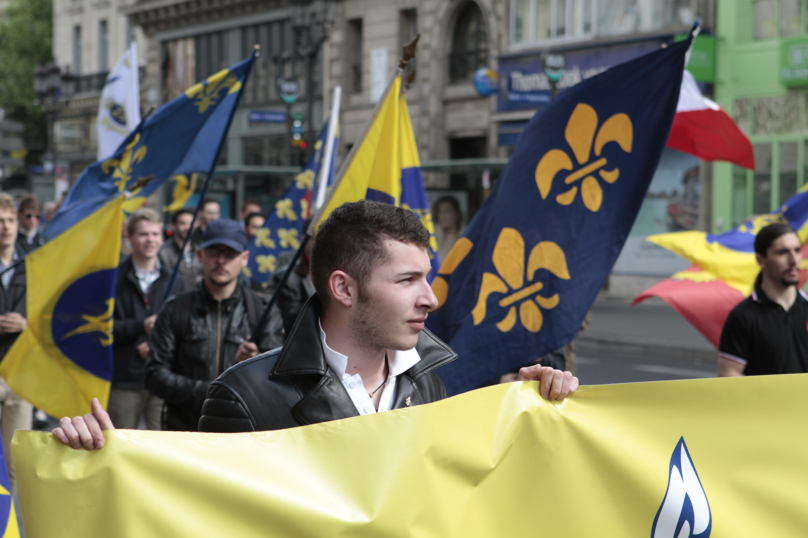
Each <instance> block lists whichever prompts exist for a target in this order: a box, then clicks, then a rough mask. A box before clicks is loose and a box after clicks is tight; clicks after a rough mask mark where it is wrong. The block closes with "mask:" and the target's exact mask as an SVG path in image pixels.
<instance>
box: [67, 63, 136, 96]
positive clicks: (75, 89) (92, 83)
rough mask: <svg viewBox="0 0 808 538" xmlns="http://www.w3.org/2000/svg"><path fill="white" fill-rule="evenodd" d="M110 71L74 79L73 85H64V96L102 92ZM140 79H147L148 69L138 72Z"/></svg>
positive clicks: (79, 76)
mask: <svg viewBox="0 0 808 538" xmlns="http://www.w3.org/2000/svg"><path fill="white" fill-rule="evenodd" d="M107 75H109V71H104V72H101V73H92V74H89V75H78V76H75V77H74V78H73V84H69V83H63V84H62V96H70V95H74V94H79V93H94V92H99V93H100V92H101V90H103V89H104V84H106V82H107ZM138 77H139V78H140V80H141V81H143V79H144V78H145V77H146V67H145V66H141V67H140V69H139V70H138Z"/></svg>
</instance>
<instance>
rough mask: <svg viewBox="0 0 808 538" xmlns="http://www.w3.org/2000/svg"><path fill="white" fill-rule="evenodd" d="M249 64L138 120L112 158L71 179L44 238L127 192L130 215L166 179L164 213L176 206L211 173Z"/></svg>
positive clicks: (223, 73) (248, 61)
mask: <svg viewBox="0 0 808 538" xmlns="http://www.w3.org/2000/svg"><path fill="white" fill-rule="evenodd" d="M254 61H255V57H254V56H252V57H250V58H248V59H246V60H244V61H243V62H241V63H239V64H236V65H234V66H233V67H231V68H229V69H224V70H222V71H220V72H218V73H216V74H215V75H212V76H211V77H209V78H208V79H207V80H205V81H202V82H200V83H199V84H196V85H194V86H192V87H191V88H188V90H186V91H185V93H183V94H182V95H180V96H179V97H177V98H175V99H174V100H172V101H171V102H169V103H168V104H167V105H165V106H163V107H161V108H160V109H159V110H158V111H157V112H155V113H154V114H153V115H151V116H150V117H149V118H147V119H146V121H144V122H141V124H140V125H138V127H137V128H136V129H135V130H134V131H132V132H131V133H130V134H129V136H128V137H127V138H126V140H124V141H123V143H122V144H121V145H120V147H119V148H118V149H117V151H116V152H115V154H114V155H113V156H112V157H110V158H109V159H105V160H103V161H99V162H97V163H95V164H93V165H91V166H89V167H88V168H87V169H86V170H85V171H84V172H83V173H82V175H81V176H80V177H79V178H78V179H77V180H76V183H75V184H74V185H73V187H72V188H71V189H70V191H69V192H68V193H67V198H65V201H64V203H62V205H61V207H60V208H59V212H58V213H57V214H56V216H55V217H54V219H53V221H52V222H51V223H50V224H49V225H48V227H47V228H46V229H45V235H46V237H48V238H49V239H51V238H53V237H56V236H57V235H59V234H60V233H62V232H63V231H65V230H66V229H67V228H69V227H70V226H72V225H74V224H75V223H76V222H78V221H79V220H81V219H82V218H84V217H86V216H87V215H89V214H90V213H92V212H93V211H95V210H96V209H98V208H99V207H101V206H102V205H104V204H105V203H106V202H107V201H109V200H110V199H111V198H113V197H115V196H118V195H120V194H122V193H124V192H129V193H131V196H130V197H129V199H128V200H127V202H126V205H125V206H124V210H125V211H127V212H131V211H134V210H135V209H137V208H138V207H140V206H141V205H143V203H144V202H145V201H146V198H148V197H149V195H151V194H152V193H153V192H154V191H156V190H157V189H158V188H159V187H160V186H161V185H163V183H165V182H166V180H170V181H172V182H173V183H174V187H173V189H174V190H173V192H174V201H173V203H172V204H171V206H170V208H171V209H170V210H173V209H179V208H180V207H182V206H183V205H184V204H185V202H186V201H187V199H188V198H189V197H190V196H191V194H193V192H194V189H195V188H196V184H197V183H198V179H199V175H207V174H209V173H211V172H212V171H213V167H214V164H215V162H216V159H217V158H218V155H219V149H220V148H221V145H222V142H223V141H224V138H225V136H226V135H227V130H228V128H229V127H230V121H231V119H232V117H233V114H234V112H235V110H236V107H237V106H238V101H239V99H240V97H241V90H242V88H243V87H244V84H245V83H246V82H247V77H248V76H249V75H250V70H251V69H252V65H253V62H254Z"/></svg>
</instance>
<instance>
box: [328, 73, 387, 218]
mask: <svg viewBox="0 0 808 538" xmlns="http://www.w3.org/2000/svg"><path fill="white" fill-rule="evenodd" d="M400 91H401V75H400V74H397V75H396V76H395V77H394V78H393V82H392V83H391V84H390V85H389V86H388V87H387V90H386V91H385V93H384V95H383V96H382V104H381V106H380V107H379V109H378V112H377V113H376V115H375V116H374V117H373V120H372V123H371V124H370V125H369V126H368V128H367V131H366V133H365V138H364V139H363V140H362V142H361V144H360V146H359V147H358V148H356V149H355V150H354V151H355V154H354V156H353V160H352V161H351V163H350V165H349V166H348V168H347V169H346V170H345V173H344V174H343V176H342V178H341V179H340V178H338V179H337V183H336V184H335V186H334V187H333V188H334V189H335V190H334V193H333V195H332V196H331V198H330V199H326V206H325V209H324V210H323V212H322V213H321V214H320V217H319V220H318V221H317V224H318V225H319V224H320V223H322V222H323V221H324V220H325V219H327V218H328V216H329V215H330V214H331V212H332V211H333V210H334V209H336V208H337V207H339V206H341V205H342V204H344V203H346V202H357V201H359V200H364V199H365V194H366V193H367V190H368V189H369V188H371V189H375V190H378V191H380V192H383V193H385V194H388V195H390V196H392V197H393V199H394V201H395V205H398V202H399V199H400V198H401V158H400V154H399V151H400V150H399V144H398V139H399V128H398V123H399V117H400V116H399V93H400Z"/></svg>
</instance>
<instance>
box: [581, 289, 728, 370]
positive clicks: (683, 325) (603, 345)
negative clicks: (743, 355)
mask: <svg viewBox="0 0 808 538" xmlns="http://www.w3.org/2000/svg"><path fill="white" fill-rule="evenodd" d="M591 321H592V323H591V324H590V326H589V329H587V330H586V331H585V332H584V333H583V334H581V336H579V337H578V340H577V341H576V342H577V343H578V345H579V346H580V347H581V348H588V349H593V348H594V349H596V350H597V351H611V352H619V353H631V354H652V355H658V356H660V357H668V358H682V359H699V360H705V361H710V362H715V361H716V360H717V355H716V353H717V352H716V350H715V348H714V347H713V345H712V344H711V343H710V342H709V341H708V340H707V339H706V338H704V336H702V335H701V333H700V332H698V331H697V330H696V329H694V328H693V326H692V325H690V324H689V323H688V322H687V321H685V319H684V318H683V317H682V316H680V315H679V314H678V313H677V312H676V311H675V310H674V309H673V308H671V307H670V306H668V305H667V304H666V303H663V302H662V301H661V300H660V301H659V302H653V303H652V302H651V301H646V302H644V303H641V304H639V305H637V306H631V305H630V303H628V302H623V301H615V300H605V299H598V300H596V301H595V304H594V305H592V310H591Z"/></svg>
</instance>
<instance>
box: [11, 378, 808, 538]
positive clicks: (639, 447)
mask: <svg viewBox="0 0 808 538" xmlns="http://www.w3.org/2000/svg"><path fill="white" fill-rule="evenodd" d="M806 392H808V375H805V374H802V375H782V376H757V377H739V378H723V379H700V380H687V381H665V382H655V383H635V384H628V385H602V386H589V387H587V386H585V387H581V388H579V389H578V392H577V394H575V395H574V396H573V397H571V398H569V399H567V400H564V401H563V402H548V401H546V400H543V399H542V398H541V397H540V396H539V394H538V388H537V384H536V383H535V382H529V383H508V384H504V385H498V386H495V387H490V388H486V389H483V390H478V391H473V392H469V393H466V394H462V395H460V396H457V397H454V398H449V399H448V400H443V401H441V402H437V403H434V404H429V405H423V406H415V407H411V408H404V409H399V410H396V411H389V412H385V413H378V414H374V415H367V416H363V417H354V418H349V419H345V420H340V421H335V422H328V423H324V424H315V425H312V426H304V427H299V428H292V429H288V430H281V431H275V432H257V433H242V434H232V433H231V434H205V433H180V432H152V431H141V430H116V431H109V432H106V435H105V437H106V443H105V445H104V448H102V449H101V450H95V451H92V452H87V451H84V450H73V449H72V448H69V447H67V446H65V445H63V444H61V443H60V442H59V441H57V440H56V438H55V437H54V436H53V435H52V434H50V433H43V432H17V435H16V436H15V438H14V443H13V452H14V461H15V462H16V465H17V480H18V483H19V490H20V500H21V507H22V513H23V522H24V524H25V532H26V535H27V537H28V538H52V537H54V536H79V535H80V536H86V537H90V538H93V537H102V536H110V535H114V536H115V537H116V538H140V537H142V536H167V537H171V536H176V537H180V536H195V537H199V538H202V537H221V536H238V537H241V538H250V537H256V538H257V537H262V538H263V537H266V536H272V537H275V538H283V537H295V538H297V537H301V536H396V537H412V536H417V537H419V538H433V537H434V538H451V537H458V538H459V537H463V538H476V537H481V538H491V537H499V536H504V537H511V536H513V537H519V538H521V537H534V536H535V537H543V536H547V537H556V536H557V537H565V538H592V537H597V536H609V537H611V536H630V537H643V538H648V537H651V538H683V537H688V538H694V537H695V538H707V537H709V536H712V537H713V538H729V537H733V538H734V537H741V536H744V537H745V536H767V537H768V536H772V537H777V538H792V537H793V538H797V537H804V536H805V530H806V529H808V501H807V500H806V499H808V465H805V446H806V444H808V418H806V414H805V413H804V412H803V409H804V405H805V404H804V400H805V396H804V395H805V394H806ZM43 514H45V516H43Z"/></svg>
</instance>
